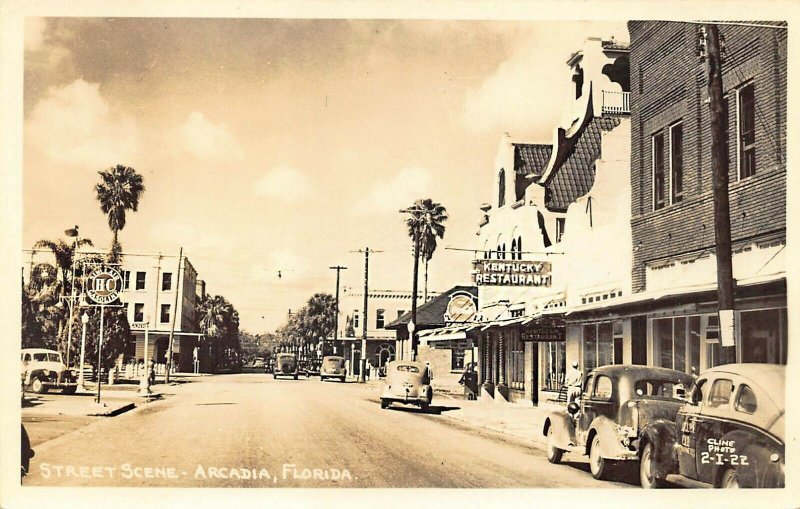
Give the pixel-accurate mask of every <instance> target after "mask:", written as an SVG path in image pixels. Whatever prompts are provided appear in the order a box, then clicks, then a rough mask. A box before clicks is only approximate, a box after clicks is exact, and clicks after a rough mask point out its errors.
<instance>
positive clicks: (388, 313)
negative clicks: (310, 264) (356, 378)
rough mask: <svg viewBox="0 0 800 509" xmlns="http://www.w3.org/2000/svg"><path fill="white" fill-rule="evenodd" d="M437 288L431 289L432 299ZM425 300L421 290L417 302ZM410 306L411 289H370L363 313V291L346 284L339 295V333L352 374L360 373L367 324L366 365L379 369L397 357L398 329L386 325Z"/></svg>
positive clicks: (430, 297) (418, 304) (418, 303)
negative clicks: (365, 309)
mask: <svg viewBox="0 0 800 509" xmlns="http://www.w3.org/2000/svg"><path fill="white" fill-rule="evenodd" d="M437 295H438V293H437V292H431V291H429V292H428V298H429V299H433V298H434V297H436V296H437ZM423 303H424V300H423V297H422V292H419V293H418V295H417V306H420V305H422V304H423ZM410 309H411V292H405V291H398V290H369V293H368V300H367V315H366V318H365V316H364V292H363V290H361V291H358V290H353V289H352V288H351V287H345V288H344V289H343V291H342V294H341V295H340V298H339V312H340V313H341V314H343V315H344V317H340V319H339V330H338V337H339V338H340V339H341V340H342V344H343V348H344V352H343V355H344V357H345V359H347V360H349V361H350V362H349V365H350V366H351V368H350V374H351V375H358V374H359V372H360V365H361V359H362V351H361V342H362V340H363V339H364V326H365V324H366V344H367V350H366V354H365V357H364V358H365V359H366V360H367V368H368V369H373V370H374V371H377V370H378V369H379V368H381V367H383V366H385V365H386V363H388V362H390V361H392V360H394V359H395V358H397V347H396V345H395V331H394V330H393V329H388V328H386V326H387V325H389V323H390V322H392V321H394V320H396V319H398V318H400V317H401V316H403V315H404V314H405V313H406V312H407V311H409V310H410ZM337 353H338V352H337Z"/></svg>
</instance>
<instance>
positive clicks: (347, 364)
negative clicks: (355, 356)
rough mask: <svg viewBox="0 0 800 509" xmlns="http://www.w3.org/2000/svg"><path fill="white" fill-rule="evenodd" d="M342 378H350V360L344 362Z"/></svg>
mask: <svg viewBox="0 0 800 509" xmlns="http://www.w3.org/2000/svg"><path fill="white" fill-rule="evenodd" d="M344 376H346V377H347V376H350V359H345V360H344Z"/></svg>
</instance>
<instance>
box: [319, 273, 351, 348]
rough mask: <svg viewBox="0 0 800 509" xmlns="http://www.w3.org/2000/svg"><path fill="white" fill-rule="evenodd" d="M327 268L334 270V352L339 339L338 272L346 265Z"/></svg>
mask: <svg viewBox="0 0 800 509" xmlns="http://www.w3.org/2000/svg"><path fill="white" fill-rule="evenodd" d="M329 268H330V269H331V270H335V271H336V305H335V306H336V314H335V315H334V317H333V353H334V354H335V353H336V343H337V342H338V341H339V273H340V272H341V271H343V270H347V267H342V266H341V265H337V266H335V267H329ZM323 353H324V352H323Z"/></svg>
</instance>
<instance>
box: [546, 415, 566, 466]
mask: <svg viewBox="0 0 800 509" xmlns="http://www.w3.org/2000/svg"><path fill="white" fill-rule="evenodd" d="M563 455H564V451H563V449H559V448H558V447H556V439H555V432H554V431H553V426H552V425H550V427H549V428H548V429H547V461H549V462H550V463H553V464H554V465H558V464H559V463H561V457H562V456H563Z"/></svg>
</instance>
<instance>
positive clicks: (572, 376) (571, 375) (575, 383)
mask: <svg viewBox="0 0 800 509" xmlns="http://www.w3.org/2000/svg"><path fill="white" fill-rule="evenodd" d="M564 385H566V386H567V404H569V403H572V402H573V401H574V400H576V399H577V398H578V397H579V396H580V395H581V390H582V387H583V372H582V371H581V370H580V369H578V361H572V368H571V369H570V370H569V372H568V373H567V376H566V378H565V379H564Z"/></svg>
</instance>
